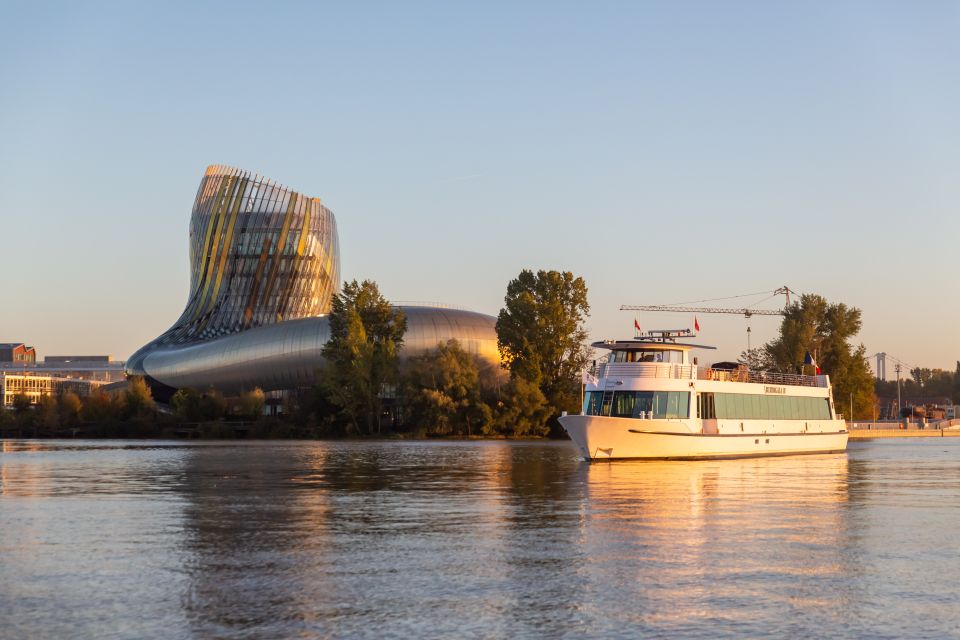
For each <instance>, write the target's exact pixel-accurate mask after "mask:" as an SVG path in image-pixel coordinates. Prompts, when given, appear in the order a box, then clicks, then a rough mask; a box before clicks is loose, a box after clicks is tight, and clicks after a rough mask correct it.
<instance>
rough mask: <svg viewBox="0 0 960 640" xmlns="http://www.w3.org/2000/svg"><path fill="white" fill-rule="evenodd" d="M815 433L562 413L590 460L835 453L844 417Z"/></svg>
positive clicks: (843, 444) (841, 445)
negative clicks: (710, 428)
mask: <svg viewBox="0 0 960 640" xmlns="http://www.w3.org/2000/svg"><path fill="white" fill-rule="evenodd" d="M830 422H831V423H832V429H831V430H828V431H817V432H804V431H800V432H789V431H778V432H773V433H771V432H766V433H699V432H691V431H689V430H688V429H686V425H685V424H684V423H683V422H679V421H677V422H673V421H669V422H667V421H663V420H636V419H621V418H608V417H601V416H583V415H577V416H563V417H561V418H560V424H561V425H562V426H563V428H564V429H565V430H566V432H567V433H568V434H569V436H570V438H571V439H572V440H573V441H574V443H576V445H577V447H578V448H579V449H580V451H581V453H583V455H584V457H585V458H586V459H588V460H622V459H633V460H636V459H643V460H701V459H714V458H747V457H758V456H788V455H799V454H812V453H831V452H838V451H844V450H846V448H847V432H846V429H845V426H843V422H842V421H840V420H836V421H830Z"/></svg>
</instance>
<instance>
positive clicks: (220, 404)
mask: <svg viewBox="0 0 960 640" xmlns="http://www.w3.org/2000/svg"><path fill="white" fill-rule="evenodd" d="M170 406H171V407H173V415H174V416H175V417H176V418H177V420H179V421H181V422H203V421H207V420H219V419H220V418H222V417H223V416H224V414H225V413H226V412H227V401H226V400H225V399H224V397H223V394H222V393H220V392H219V391H217V390H216V389H214V388H213V387H211V388H209V389H207V391H205V392H204V393H202V394H201V393H199V392H198V391H197V390H196V389H189V388H184V389H178V390H177V392H176V393H174V394H173V397H172V398H170Z"/></svg>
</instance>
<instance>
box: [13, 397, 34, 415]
mask: <svg viewBox="0 0 960 640" xmlns="http://www.w3.org/2000/svg"><path fill="white" fill-rule="evenodd" d="M30 406H31V402H30V396H28V395H27V394H25V393H18V394H16V395H14V396H13V411H14V412H15V413H16V414H17V415H18V416H22V415H23V414H25V413H26V412H27V411H29V410H30Z"/></svg>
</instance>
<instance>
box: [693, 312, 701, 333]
mask: <svg viewBox="0 0 960 640" xmlns="http://www.w3.org/2000/svg"><path fill="white" fill-rule="evenodd" d="M693 330H694V331H700V321H699V320H697V316H693Z"/></svg>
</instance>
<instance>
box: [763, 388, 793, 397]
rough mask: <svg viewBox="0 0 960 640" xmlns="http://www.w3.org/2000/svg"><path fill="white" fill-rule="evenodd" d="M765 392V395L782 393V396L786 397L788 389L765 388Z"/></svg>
mask: <svg viewBox="0 0 960 640" xmlns="http://www.w3.org/2000/svg"><path fill="white" fill-rule="evenodd" d="M763 392H764V393H780V394H784V395H786V393H787V388H786V387H764V388H763Z"/></svg>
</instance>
